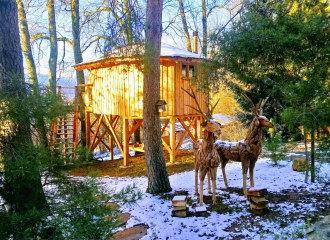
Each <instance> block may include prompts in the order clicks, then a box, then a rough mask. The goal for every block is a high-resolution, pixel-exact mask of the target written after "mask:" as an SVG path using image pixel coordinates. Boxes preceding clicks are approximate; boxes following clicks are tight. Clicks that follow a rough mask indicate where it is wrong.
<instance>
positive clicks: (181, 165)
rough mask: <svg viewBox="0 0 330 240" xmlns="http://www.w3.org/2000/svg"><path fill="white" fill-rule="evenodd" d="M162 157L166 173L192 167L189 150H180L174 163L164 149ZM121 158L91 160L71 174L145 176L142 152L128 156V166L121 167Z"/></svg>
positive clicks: (191, 155) (186, 169)
mask: <svg viewBox="0 0 330 240" xmlns="http://www.w3.org/2000/svg"><path fill="white" fill-rule="evenodd" d="M164 157H165V162H166V167H167V172H168V175H173V174H176V173H180V172H185V171H191V170H193V169H194V159H195V157H194V154H193V152H192V151H191V150H182V151H180V152H179V154H178V155H177V156H176V160H175V163H174V164H171V163H170V155H169V154H168V153H167V152H165V151H164ZM122 165H123V160H122V159H118V160H113V161H104V162H102V161H91V162H89V164H87V165H85V166H81V167H78V168H76V169H74V170H72V171H70V175H73V176H91V177H104V176H109V177H141V176H147V168H146V161H145V156H144V154H139V155H137V156H134V157H131V158H130V165H133V167H130V168H121V167H120V166H122Z"/></svg>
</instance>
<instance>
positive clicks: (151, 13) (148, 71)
mask: <svg viewBox="0 0 330 240" xmlns="http://www.w3.org/2000/svg"><path fill="white" fill-rule="evenodd" d="M162 8H163V0H148V1H147V9H146V26H145V34H146V44H145V56H144V61H145V63H144V64H145V66H144V70H145V71H144V84H143V130H144V132H143V133H144V135H143V136H144V142H145V158H146V164H147V175H148V188H147V192H149V193H162V192H169V191H171V190H172V189H171V186H170V182H169V179H168V174H167V170H166V164H165V159H164V153H163V146H162V141H161V132H160V117H159V113H158V109H157V107H156V102H157V101H158V100H159V98H160V47H161V37H162V10H163V9H162Z"/></svg>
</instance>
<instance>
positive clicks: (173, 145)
mask: <svg viewBox="0 0 330 240" xmlns="http://www.w3.org/2000/svg"><path fill="white" fill-rule="evenodd" d="M170 146H171V149H172V154H171V155H170V162H171V163H174V162H175V154H176V151H175V149H176V139H175V117H171V118H170Z"/></svg>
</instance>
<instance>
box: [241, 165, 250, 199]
mask: <svg viewBox="0 0 330 240" xmlns="http://www.w3.org/2000/svg"><path fill="white" fill-rule="evenodd" d="M249 165H250V161H249V160H245V161H243V160H242V171H243V193H244V196H245V197H246V198H247V187H246V175H247V170H248V168H249Z"/></svg>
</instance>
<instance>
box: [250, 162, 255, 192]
mask: <svg viewBox="0 0 330 240" xmlns="http://www.w3.org/2000/svg"><path fill="white" fill-rule="evenodd" d="M255 165H256V161H250V167H249V174H250V186H251V187H254V178H253V171H254V167H255Z"/></svg>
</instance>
